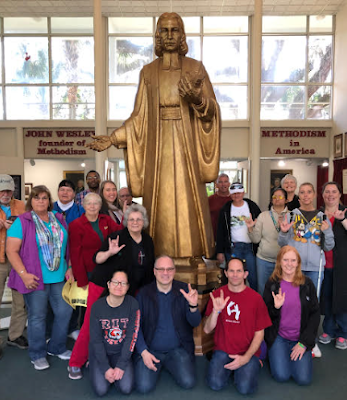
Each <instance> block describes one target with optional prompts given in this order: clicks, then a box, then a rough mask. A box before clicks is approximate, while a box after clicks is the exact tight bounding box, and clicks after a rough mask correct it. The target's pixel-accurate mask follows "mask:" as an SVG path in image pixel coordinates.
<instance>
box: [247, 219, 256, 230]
mask: <svg viewBox="0 0 347 400" xmlns="http://www.w3.org/2000/svg"><path fill="white" fill-rule="evenodd" d="M255 222H256V220H255V221H253V219H252V216H250V217H249V218H246V219H245V224H246V226H247V228H248V229H251V228H253V227H254V225H255Z"/></svg>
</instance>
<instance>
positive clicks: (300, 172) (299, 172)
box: [259, 160, 321, 211]
mask: <svg viewBox="0 0 347 400" xmlns="http://www.w3.org/2000/svg"><path fill="white" fill-rule="evenodd" d="M285 163H286V165H285V166H284V167H279V166H278V160H277V161H274V160H260V176H261V182H260V196H259V198H260V201H259V207H260V208H261V210H262V211H264V210H267V207H268V205H269V201H270V171H271V170H272V169H276V170H279V169H291V170H293V175H294V176H295V177H296V179H297V180H298V188H299V186H300V184H301V183H304V182H310V183H312V184H313V186H314V187H316V185H317V165H320V164H321V161H319V160H286V161H285ZM309 164H310V165H309Z"/></svg>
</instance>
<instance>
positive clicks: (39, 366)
mask: <svg viewBox="0 0 347 400" xmlns="http://www.w3.org/2000/svg"><path fill="white" fill-rule="evenodd" d="M31 363H32V364H34V368H35V369H36V370H37V371H42V370H44V369H47V368H49V364H48V361H47V359H46V357H42V358H39V359H38V360H35V361H31Z"/></svg>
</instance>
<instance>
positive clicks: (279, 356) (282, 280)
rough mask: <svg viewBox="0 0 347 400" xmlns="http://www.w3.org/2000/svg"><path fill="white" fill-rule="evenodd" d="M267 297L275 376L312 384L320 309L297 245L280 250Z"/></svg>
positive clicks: (268, 339)
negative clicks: (302, 264) (313, 355)
mask: <svg viewBox="0 0 347 400" xmlns="http://www.w3.org/2000/svg"><path fill="white" fill-rule="evenodd" d="M263 297H264V301H265V303H266V305H267V308H268V310H269V315H270V318H271V320H272V326H270V327H269V328H267V329H265V341H266V344H267V345H268V348H269V362H270V369H271V373H272V376H273V377H274V378H275V380H276V381H278V382H285V381H288V380H289V379H290V378H291V377H292V378H293V379H294V380H295V381H296V382H297V383H298V384H299V385H309V384H310V383H311V381H312V355H311V350H312V348H313V347H314V345H315V338H316V334H317V330H318V325H319V321H320V312H319V304H318V299H317V295H316V289H315V286H314V285H313V283H312V281H311V280H310V278H308V277H306V276H305V275H304V274H303V273H302V271H301V258H300V255H299V253H298V251H297V250H296V249H295V248H294V247H292V246H284V247H282V248H281V250H280V251H279V253H278V255H277V260H276V266H275V269H274V272H273V273H272V275H271V277H270V279H269V280H268V281H267V283H266V285H265V290H264V295H263Z"/></svg>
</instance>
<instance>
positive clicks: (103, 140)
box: [85, 135, 112, 151]
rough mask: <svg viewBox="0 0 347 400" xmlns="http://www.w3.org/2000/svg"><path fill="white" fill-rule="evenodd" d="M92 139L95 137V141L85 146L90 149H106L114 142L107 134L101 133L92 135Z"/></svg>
mask: <svg viewBox="0 0 347 400" xmlns="http://www.w3.org/2000/svg"><path fill="white" fill-rule="evenodd" d="M91 138H92V139H94V141H93V142H91V143H87V144H86V145H85V147H88V148H89V149H92V150H96V151H104V150H106V149H108V148H109V147H111V145H112V142H111V139H110V137H109V136H106V135H101V136H96V135H92V136H91Z"/></svg>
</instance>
